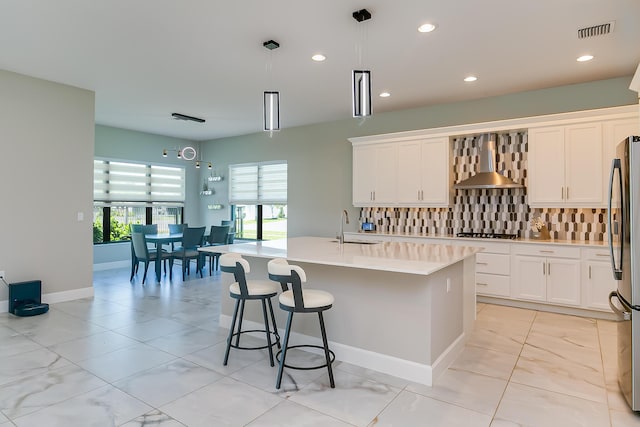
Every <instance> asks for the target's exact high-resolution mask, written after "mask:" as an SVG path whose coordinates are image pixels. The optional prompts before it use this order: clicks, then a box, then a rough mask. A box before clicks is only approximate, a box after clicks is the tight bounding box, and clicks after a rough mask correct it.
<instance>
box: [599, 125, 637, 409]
mask: <svg viewBox="0 0 640 427" xmlns="http://www.w3.org/2000/svg"><path fill="white" fill-rule="evenodd" d="M608 217H609V221H608V227H607V229H608V235H609V236H608V237H609V248H610V250H611V265H612V267H613V277H614V279H615V280H616V283H617V285H618V286H617V289H616V290H615V291H613V292H611V294H610V295H609V305H610V306H611V309H612V310H613V311H614V312H615V313H617V314H618V317H619V319H618V320H619V322H618V383H619V384H620V390H621V391H622V394H623V395H624V397H625V399H626V400H627V402H628V403H629V406H631V409H633V410H634V411H640V137H638V136H630V137H628V138H627V139H625V140H624V141H622V142H621V143H620V144H618V146H617V147H616V158H615V159H613V162H612V165H611V175H610V181H609V215H608Z"/></svg>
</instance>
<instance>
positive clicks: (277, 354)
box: [276, 344, 336, 371]
mask: <svg viewBox="0 0 640 427" xmlns="http://www.w3.org/2000/svg"><path fill="white" fill-rule="evenodd" d="M303 347H307V348H319V349H320V350H322V351H324V347H323V346H321V345H311V344H301V345H290V346H288V347H287V351H289V350H291V349H292V348H303ZM281 353H282V350H280V351H278V352H277V353H276V360H277V361H278V363H280V354H281ZM334 360H336V355H335V354H334V353H333V351H332V350H329V363H330V364H333V362H334ZM328 366H329V365H327V364H326V363H325V364H323V365H318V366H310V367H306V366H291V365H287V364H286V363H285V364H284V367H285V368H289V369H298V370H301V371H312V370H314V369H321V368H326V367H328Z"/></svg>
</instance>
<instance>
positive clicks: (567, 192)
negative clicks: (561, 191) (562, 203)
mask: <svg viewBox="0 0 640 427" xmlns="http://www.w3.org/2000/svg"><path fill="white" fill-rule="evenodd" d="M567 200H569V187H567Z"/></svg>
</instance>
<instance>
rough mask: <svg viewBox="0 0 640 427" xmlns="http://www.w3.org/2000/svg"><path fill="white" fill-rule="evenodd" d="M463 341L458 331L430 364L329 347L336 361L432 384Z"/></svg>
mask: <svg viewBox="0 0 640 427" xmlns="http://www.w3.org/2000/svg"><path fill="white" fill-rule="evenodd" d="M242 325H243V329H244V327H245V326H246V328H247V329H264V324H262V323H259V322H254V321H251V320H246V319H245V320H243V321H242ZM220 326H221V327H224V328H227V329H229V328H230V327H231V316H227V315H226V314H221V315H220ZM279 331H280V336H281V337H283V336H284V329H279ZM250 335H253V336H255V337H256V338H264V334H261V333H256V332H254V333H250ZM289 340H290V343H291V345H298V344H312V345H320V346H322V340H321V339H320V338H317V337H311V336H308V335H304V334H300V333H297V332H292V333H291V335H290V337H289ZM464 341H465V339H464V334H461V335H460V336H459V337H458V338H457V339H456V340H455V341H454V342H453V343H452V344H451V345H450V346H449V347H448V348H447V349H446V350H445V351H444V352H443V353H442V355H440V357H438V359H437V360H436V361H435V362H434V364H433V365H431V366H429V365H425V364H422V363H417V362H413V361H411V360H405V359H400V358H398V357H394V356H389V355H386V354H381V353H375V352H373V351H369V350H364V349H362V348H358V347H352V346H349V345H345V344H341V343H336V342H333V341H329V348H331V350H333V352H334V353H335V355H336V359H337V360H339V361H342V362H347V363H351V364H353V365H357V366H360V367H362V368H367V369H372V370H374V371H378V372H382V373H384V374H388V375H393V376H394V377H398V378H402V379H405V380H408V381H413V382H417V383H420V384H424V385H428V386H431V385H432V384H433V381H434V380H435V379H436V378H437V377H438V376H440V375H441V374H442V373H444V371H446V370H447V368H448V367H449V366H450V365H451V363H452V362H453V360H454V359H455V358H456V357H458V355H459V354H460V353H461V352H462V350H463V349H464ZM308 351H310V352H313V353H321V350H319V349H309V350H308Z"/></svg>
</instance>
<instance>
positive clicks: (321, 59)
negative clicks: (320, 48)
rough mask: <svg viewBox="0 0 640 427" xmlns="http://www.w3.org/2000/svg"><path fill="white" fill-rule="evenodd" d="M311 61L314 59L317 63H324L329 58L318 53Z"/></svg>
mask: <svg viewBox="0 0 640 427" xmlns="http://www.w3.org/2000/svg"><path fill="white" fill-rule="evenodd" d="M311 59H313V60H314V61H316V62H322V61H324V60H325V59H327V57H326V56H324V55H323V54H321V53H316V54H315V55H313V56H312V57H311Z"/></svg>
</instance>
